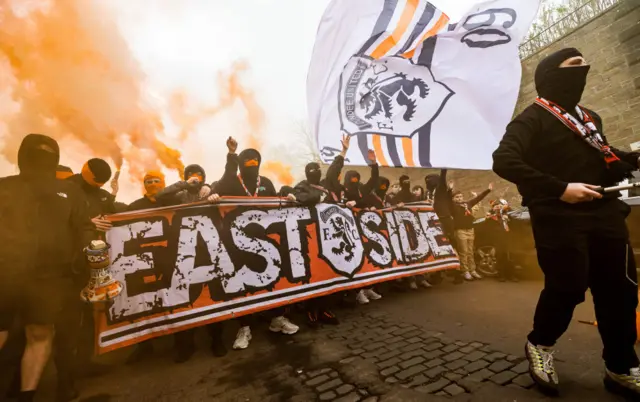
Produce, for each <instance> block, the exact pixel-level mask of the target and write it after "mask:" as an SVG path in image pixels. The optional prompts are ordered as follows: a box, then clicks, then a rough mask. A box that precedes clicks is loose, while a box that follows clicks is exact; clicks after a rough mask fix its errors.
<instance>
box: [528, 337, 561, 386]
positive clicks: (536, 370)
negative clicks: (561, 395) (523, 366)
mask: <svg viewBox="0 0 640 402" xmlns="http://www.w3.org/2000/svg"><path fill="white" fill-rule="evenodd" d="M525 353H526V356H527V360H529V374H531V378H533V380H534V381H535V382H536V383H537V384H538V386H539V387H540V389H541V390H542V391H543V392H544V393H546V394H549V395H556V394H557V393H558V373H557V372H556V368H555V365H554V364H553V354H554V353H555V352H554V351H553V350H551V349H550V348H546V347H543V346H536V345H534V344H533V343H531V342H527V345H526V346H525Z"/></svg>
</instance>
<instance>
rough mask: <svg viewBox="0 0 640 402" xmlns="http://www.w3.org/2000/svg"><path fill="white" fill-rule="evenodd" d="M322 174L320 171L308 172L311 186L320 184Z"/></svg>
mask: <svg viewBox="0 0 640 402" xmlns="http://www.w3.org/2000/svg"><path fill="white" fill-rule="evenodd" d="M321 177H322V172H321V171H320V170H310V171H309V172H307V181H308V182H309V183H311V184H319V183H320V178H321Z"/></svg>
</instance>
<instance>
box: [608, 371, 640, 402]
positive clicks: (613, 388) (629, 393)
mask: <svg viewBox="0 0 640 402" xmlns="http://www.w3.org/2000/svg"><path fill="white" fill-rule="evenodd" d="M604 388H605V389H606V390H607V391H609V392H610V393H612V394H616V395H620V396H622V397H624V398H625V399H627V400H631V401H639V400H640V394H638V393H637V392H634V391H633V390H631V389H630V388H627V387H625V386H624V385H621V384H618V383H617V382H616V381H614V380H613V379H611V378H609V376H607V375H605V377H604Z"/></svg>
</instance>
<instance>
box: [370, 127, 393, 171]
mask: <svg viewBox="0 0 640 402" xmlns="http://www.w3.org/2000/svg"><path fill="white" fill-rule="evenodd" d="M371 141H372V142H373V149H374V150H375V151H376V158H377V159H378V162H379V163H380V166H389V164H388V163H387V159H386V158H385V157H384V153H383V152H382V140H381V138H380V136H379V135H375V134H374V135H373V136H372V138H371Z"/></svg>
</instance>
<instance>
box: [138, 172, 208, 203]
mask: <svg viewBox="0 0 640 402" xmlns="http://www.w3.org/2000/svg"><path fill="white" fill-rule="evenodd" d="M195 173H200V174H201V175H202V182H201V183H198V184H189V183H187V180H181V181H179V182H176V183H173V184H171V185H170V186H167V187H165V188H164V189H163V190H162V191H160V192H159V193H158V194H156V200H157V203H152V204H154V205H153V206H151V207H149V208H157V207H160V206H169V205H181V204H189V203H192V202H197V201H200V190H201V189H202V187H204V186H206V187H209V186H208V185H207V184H205V181H206V179H207V175H206V172H205V171H204V169H203V168H202V166H200V165H189V166H187V167H186V168H184V178H185V179H188V178H189V177H191V175H192V174H195ZM145 198H146V197H145ZM138 201H140V203H143V201H142V199H140V200H138ZM147 201H149V200H147ZM149 203H151V201H149Z"/></svg>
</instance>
